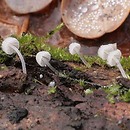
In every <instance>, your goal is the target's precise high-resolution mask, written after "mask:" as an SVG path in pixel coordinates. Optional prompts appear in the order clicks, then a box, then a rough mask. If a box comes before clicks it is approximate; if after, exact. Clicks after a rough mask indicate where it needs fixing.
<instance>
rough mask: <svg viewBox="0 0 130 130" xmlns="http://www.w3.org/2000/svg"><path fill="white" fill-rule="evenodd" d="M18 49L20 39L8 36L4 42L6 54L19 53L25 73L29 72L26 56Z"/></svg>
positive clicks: (3, 48) (3, 46)
mask: <svg viewBox="0 0 130 130" xmlns="http://www.w3.org/2000/svg"><path fill="white" fill-rule="evenodd" d="M18 49H19V41H18V40H17V39H16V38H13V37H8V38H6V39H4V41H3V42H2V50H3V51H4V52H5V53H6V54H9V55H11V54H13V53H17V54H18V56H19V58H20V60H21V63H22V70H23V73H25V74H27V70H26V65H25V61H24V58H23V56H22V54H21V53H20V51H19V50H18Z"/></svg>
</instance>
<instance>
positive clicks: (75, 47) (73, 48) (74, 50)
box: [69, 42, 81, 55]
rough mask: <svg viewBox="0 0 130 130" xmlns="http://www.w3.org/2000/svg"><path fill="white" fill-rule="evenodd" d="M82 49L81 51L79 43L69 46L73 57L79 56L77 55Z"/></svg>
mask: <svg viewBox="0 0 130 130" xmlns="http://www.w3.org/2000/svg"><path fill="white" fill-rule="evenodd" d="M80 49H81V46H80V44H79V43H76V42H74V43H71V44H70V45H69V52H70V54H72V55H74V54H77V53H78V54H79V53H80Z"/></svg>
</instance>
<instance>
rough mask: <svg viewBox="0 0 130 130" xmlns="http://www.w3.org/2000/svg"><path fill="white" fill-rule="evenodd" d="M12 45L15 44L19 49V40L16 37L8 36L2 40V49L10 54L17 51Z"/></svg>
mask: <svg viewBox="0 0 130 130" xmlns="http://www.w3.org/2000/svg"><path fill="white" fill-rule="evenodd" d="M11 46H15V47H16V48H17V49H19V41H18V40H17V39H16V38H13V37H8V38H6V39H5V40H4V41H3V42H2V50H3V51H4V52H5V53H7V54H9V55H11V54H13V53H16V51H15V50H14V49H13V48H12V47H11Z"/></svg>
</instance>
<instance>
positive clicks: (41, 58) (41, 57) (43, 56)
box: [36, 51, 51, 66]
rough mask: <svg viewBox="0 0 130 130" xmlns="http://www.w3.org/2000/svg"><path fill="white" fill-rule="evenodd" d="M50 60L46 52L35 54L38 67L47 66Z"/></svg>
mask: <svg viewBox="0 0 130 130" xmlns="http://www.w3.org/2000/svg"><path fill="white" fill-rule="evenodd" d="M50 60H51V54H50V53H49V52H47V51H40V52H38V53H37V54H36V61H37V63H38V64H39V65H40V66H45V65H47V62H49V61H50Z"/></svg>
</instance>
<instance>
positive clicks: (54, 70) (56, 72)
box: [43, 59, 59, 75]
mask: <svg viewBox="0 0 130 130" xmlns="http://www.w3.org/2000/svg"><path fill="white" fill-rule="evenodd" d="M43 62H46V65H47V66H48V67H49V68H50V69H51V70H52V71H53V72H54V73H55V74H56V75H59V71H58V70H56V69H55V68H54V67H53V66H52V65H51V64H50V63H49V62H48V61H47V60H46V61H45V59H44V61H43Z"/></svg>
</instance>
